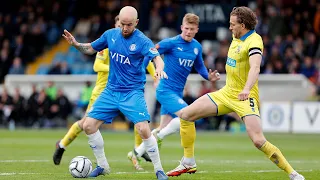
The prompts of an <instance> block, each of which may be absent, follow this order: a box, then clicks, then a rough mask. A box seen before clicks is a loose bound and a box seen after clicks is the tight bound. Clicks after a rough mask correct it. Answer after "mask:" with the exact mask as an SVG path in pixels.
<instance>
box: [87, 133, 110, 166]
mask: <svg viewBox="0 0 320 180" xmlns="http://www.w3.org/2000/svg"><path fill="white" fill-rule="evenodd" d="M87 136H88V139H89V140H88V143H89V145H90V147H91V149H92V151H93V154H94V156H95V157H96V159H97V164H98V166H100V167H102V168H104V169H109V163H108V161H107V158H106V155H105V154H104V141H103V138H102V135H101V133H100V131H99V130H98V131H97V132H95V133H93V134H90V135H87Z"/></svg>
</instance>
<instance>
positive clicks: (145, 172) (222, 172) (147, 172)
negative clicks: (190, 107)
mask: <svg viewBox="0 0 320 180" xmlns="http://www.w3.org/2000/svg"><path fill="white" fill-rule="evenodd" d="M298 171H299V172H312V171H313V170H312V169H309V170H308V169H304V170H301V169H300V170H298ZM268 172H282V171H281V170H257V171H210V172H209V171H197V172H196V173H197V174H207V173H215V174H229V173H268ZM153 173H154V172H149V171H140V172H114V173H112V172H111V174H119V175H120V174H153ZM51 174H52V173H27V172H26V173H15V172H10V173H8V172H7V173H6V172H3V173H1V172H0V176H14V175H51ZM55 174H56V173H55Z"/></svg>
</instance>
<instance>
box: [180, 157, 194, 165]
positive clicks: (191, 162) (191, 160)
mask: <svg viewBox="0 0 320 180" xmlns="http://www.w3.org/2000/svg"><path fill="white" fill-rule="evenodd" d="M182 163H183V164H186V165H189V166H193V165H194V164H196V160H195V159H194V157H193V158H186V157H183V158H182Z"/></svg>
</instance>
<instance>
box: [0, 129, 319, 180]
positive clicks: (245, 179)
mask: <svg viewBox="0 0 320 180" xmlns="http://www.w3.org/2000/svg"><path fill="white" fill-rule="evenodd" d="M65 133H66V130H63V129H62V130H17V131H14V132H10V131H7V130H0V179H1V180H2V179H8V180H9V179H10V180H13V179H19V180H29V179H30V180H37V179H39V180H46V179H59V180H63V179H74V178H73V177H72V176H71V175H70V174H69V172H68V164H69V161H70V160H71V159H72V158H73V157H75V156H78V155H82V156H87V157H88V158H90V159H91V160H92V161H93V162H94V161H95V159H94V156H93V153H92V151H91V149H90V147H89V145H88V143H87V137H86V136H85V135H84V133H82V134H81V135H80V136H79V137H78V139H76V140H75V141H74V142H73V144H71V145H70V146H69V147H68V149H67V150H66V151H65V154H64V157H63V159H62V162H61V164H60V165H59V166H55V165H54V164H53V162H52V154H53V151H54V146H55V142H56V141H57V140H58V139H60V138H61V137H62V136H63V135H64V134H65ZM102 135H103V138H104V141H105V152H106V155H107V158H108V161H109V164H110V166H111V168H112V173H111V174H110V175H107V176H102V177H98V178H96V179H113V180H115V179H126V180H130V179H146V180H149V179H156V177H155V174H154V173H153V166H152V164H150V163H146V162H143V164H142V166H143V167H144V169H145V171H142V172H137V171H135V170H134V168H133V166H132V165H131V163H130V162H129V161H128V159H127V153H128V151H130V150H132V148H133V145H134V142H133V139H134V137H133V133H132V132H107V131H103V132H102ZM266 136H267V138H268V140H269V141H270V142H272V143H273V144H275V145H276V146H278V148H280V149H281V151H282V153H283V154H284V155H285V156H286V158H287V160H288V161H289V162H290V163H291V165H292V166H293V167H294V168H295V169H296V170H298V171H299V172H301V174H303V175H304V176H305V178H306V179H312V180H313V179H314V180H316V179H320V155H319V154H320V141H319V137H320V135H316V134H314V135H307V134H266ZM160 152H161V160H162V165H163V167H164V169H165V171H169V170H171V169H173V168H175V167H176V166H177V165H178V163H179V160H180V158H181V157H182V155H183V150H182V148H181V146H180V139H179V135H177V134H176V135H172V136H169V137H167V138H166V139H165V140H164V142H163V146H162V149H161V151H160ZM195 153H196V160H197V165H198V172H197V173H196V174H192V175H189V174H183V175H182V176H180V177H171V178H169V179H174V180H185V179H186V180H191V179H197V180H211V179H212V180H220V179H221V180H278V179H279V180H282V179H284V180H286V179H289V178H288V176H287V175H286V173H284V172H282V171H280V170H279V169H278V168H277V167H276V166H275V165H274V164H272V163H271V162H270V161H269V160H268V159H267V158H266V157H265V156H264V155H263V153H262V152H260V151H258V150H257V149H256V148H254V146H253V145H252V143H251V141H250V140H249V138H248V137H247V135H246V134H245V133H238V134H231V133H214V132H198V134H197V140H196V145H195Z"/></svg>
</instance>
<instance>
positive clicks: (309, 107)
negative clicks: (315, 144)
mask: <svg viewBox="0 0 320 180" xmlns="http://www.w3.org/2000/svg"><path fill="white" fill-rule="evenodd" d="M292 132H294V133H320V103H318V102H295V103H293V110H292Z"/></svg>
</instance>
